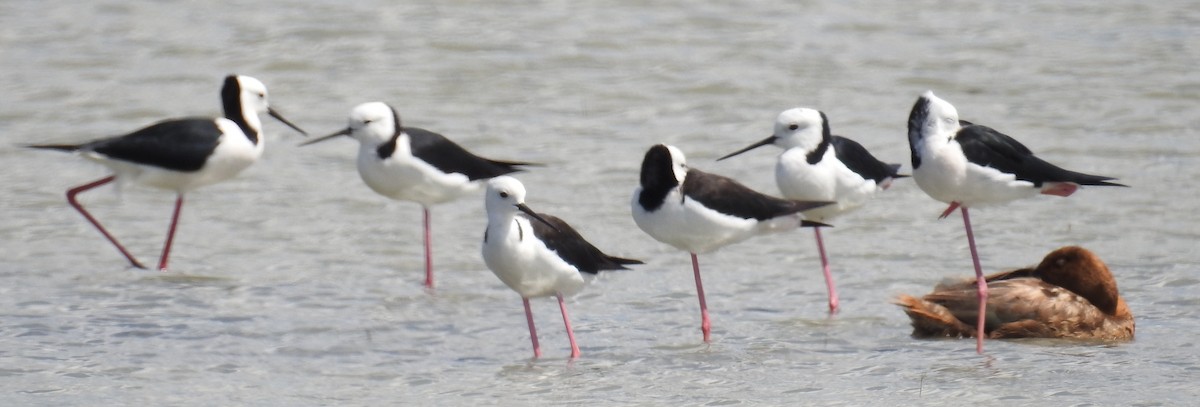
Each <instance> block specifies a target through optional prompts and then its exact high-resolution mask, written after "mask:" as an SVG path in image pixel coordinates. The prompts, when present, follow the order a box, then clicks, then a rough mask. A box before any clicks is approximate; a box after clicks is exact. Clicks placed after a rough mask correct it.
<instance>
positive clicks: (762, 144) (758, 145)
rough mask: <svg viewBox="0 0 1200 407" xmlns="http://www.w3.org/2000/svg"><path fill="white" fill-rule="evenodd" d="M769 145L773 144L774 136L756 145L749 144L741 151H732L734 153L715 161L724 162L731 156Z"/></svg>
mask: <svg viewBox="0 0 1200 407" xmlns="http://www.w3.org/2000/svg"><path fill="white" fill-rule="evenodd" d="M771 144H775V136H774V135H772V136H771V137H767V138H765V139H762V140H760V141H759V142H757V143H754V144H751V145H750V146H749V147H746V148H743V149H741V150H738V151H734V152H732V153H730V154H729V155H726V156H724V157H721V158H718V159H717V161H721V160H724V159H726V158H729V157H733V156H735V155H738V154H741V153H744V152H747V151H750V150H753V149H756V148H759V147H762V146H765V145H771Z"/></svg>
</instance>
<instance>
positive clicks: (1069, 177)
mask: <svg viewBox="0 0 1200 407" xmlns="http://www.w3.org/2000/svg"><path fill="white" fill-rule="evenodd" d="M958 122H959V124H960V125H961V126H962V128H961V129H960V130H959V131H958V133H957V134H955V136H954V141H956V142H958V144H959V145H960V146H962V151H963V155H965V156H966V157H967V160H968V161H970V162H972V163H974V164H977V165H981V166H985V167H991V168H995V169H997V170H1000V171H1002V172H1005V173H1009V174H1014V175H1016V177H1017V179H1018V180H1022V181H1029V182H1032V183H1033V184H1034V186H1037V187H1041V186H1042V184H1043V183H1046V182H1071V183H1075V184H1079V185H1107V186H1125V185H1121V184H1117V183H1113V182H1108V181H1110V180H1114V179H1116V178H1113V177H1105V176H1101V175H1091V174H1084V173H1080V172H1075V171H1070V170H1066V169H1063V168H1060V167H1058V166H1056V165H1054V164H1051V163H1048V162H1046V161H1044V160H1042V159H1040V158H1038V157H1037V156H1035V155H1033V152H1032V151H1029V148H1028V147H1025V145H1023V144H1021V143H1020V142H1019V141H1017V140H1016V139H1013V138H1012V137H1009V136H1008V135H1005V134H1004V133H1001V132H999V131H996V130H994V129H992V128H991V127H987V126H983V125H978V124H974V123H971V122H968V121H966V120H959V121H958Z"/></svg>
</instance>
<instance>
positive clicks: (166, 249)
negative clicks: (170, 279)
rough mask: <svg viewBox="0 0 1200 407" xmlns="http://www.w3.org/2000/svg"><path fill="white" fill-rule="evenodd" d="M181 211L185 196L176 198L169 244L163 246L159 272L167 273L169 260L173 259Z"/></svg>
mask: <svg viewBox="0 0 1200 407" xmlns="http://www.w3.org/2000/svg"><path fill="white" fill-rule="evenodd" d="M180 209H183V194H179V196H177V197H175V214H174V215H171V227H170V228H168V229H167V243H166V244H163V252H162V258H161V259H158V271H167V258H169V257H171V244H173V243H175V227H176V226H178V225H179V210H180Z"/></svg>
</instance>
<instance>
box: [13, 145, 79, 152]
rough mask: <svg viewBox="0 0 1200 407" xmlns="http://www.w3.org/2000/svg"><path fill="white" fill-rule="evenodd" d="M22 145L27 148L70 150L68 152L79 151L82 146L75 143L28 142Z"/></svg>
mask: <svg viewBox="0 0 1200 407" xmlns="http://www.w3.org/2000/svg"><path fill="white" fill-rule="evenodd" d="M22 147H25V148H36V149H39V150H58V151H66V152H68V153H70V152H75V151H79V148H80V146H79V145H75V144H26V145H24V146H22Z"/></svg>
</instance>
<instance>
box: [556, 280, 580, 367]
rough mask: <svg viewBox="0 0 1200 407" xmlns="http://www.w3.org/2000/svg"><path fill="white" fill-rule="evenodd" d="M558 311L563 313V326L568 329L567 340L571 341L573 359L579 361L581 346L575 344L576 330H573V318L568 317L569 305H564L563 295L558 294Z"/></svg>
mask: <svg viewBox="0 0 1200 407" xmlns="http://www.w3.org/2000/svg"><path fill="white" fill-rule="evenodd" d="M558 309H559V310H561V311H562V316H563V325H566V327H567V339H569V340H570V341H571V359H579V345H576V344H575V330H574V329H571V317H569V316H567V304H565V303H563V297H562V294H558Z"/></svg>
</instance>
